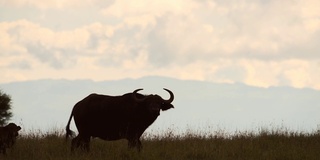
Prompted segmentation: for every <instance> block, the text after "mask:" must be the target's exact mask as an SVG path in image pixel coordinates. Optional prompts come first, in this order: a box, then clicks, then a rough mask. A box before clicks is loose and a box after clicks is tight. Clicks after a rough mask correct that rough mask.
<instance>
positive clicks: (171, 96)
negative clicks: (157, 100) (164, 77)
mask: <svg viewBox="0 0 320 160" xmlns="http://www.w3.org/2000/svg"><path fill="white" fill-rule="evenodd" d="M163 89H164V90H166V91H167V92H169V94H170V98H169V99H168V100H165V102H167V103H171V102H172V101H173V99H174V95H173V93H172V92H171V91H170V90H169V89H166V88H163Z"/></svg>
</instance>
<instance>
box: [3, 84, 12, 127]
mask: <svg viewBox="0 0 320 160" xmlns="http://www.w3.org/2000/svg"><path fill="white" fill-rule="evenodd" d="M10 110H11V97H10V96H9V95H7V94H5V93H3V92H2V91H1V90H0V126H3V125H4V124H6V123H7V122H8V121H9V120H10V118H11V117H12V112H11V111H10Z"/></svg>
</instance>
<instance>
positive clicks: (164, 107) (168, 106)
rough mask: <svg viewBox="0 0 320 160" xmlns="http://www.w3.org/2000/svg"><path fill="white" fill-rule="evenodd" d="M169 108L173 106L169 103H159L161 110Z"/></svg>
mask: <svg viewBox="0 0 320 160" xmlns="http://www.w3.org/2000/svg"><path fill="white" fill-rule="evenodd" d="M170 108H174V107H173V105H172V104H171V103H164V104H162V105H161V110H162V111H166V110H168V109H170Z"/></svg>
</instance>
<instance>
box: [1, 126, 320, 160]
mask: <svg viewBox="0 0 320 160" xmlns="http://www.w3.org/2000/svg"><path fill="white" fill-rule="evenodd" d="M70 143H71V140H69V141H67V142H66V141H65V139H64V133H63V131H59V130H52V131H49V132H47V133H41V132H40V131H34V132H33V133H28V134H24V135H21V136H20V137H19V139H18V140H17V142H16V144H15V146H14V148H12V149H10V150H8V154H7V156H3V155H0V159H4V160H12V159H17V160H44V159H45V160H61V159H67V160H92V159H95V160H100V159H101V160H102V159H103V160H106V159H133V160H134V159H146V160H147V159H148V160H157V159H169V160H170V159H172V160H176V159H219V160H237V159H241V160H242V159H246V160H251V159H252V160H257V159H262V160H264V159H266V160H267V159H268V160H269V159H272V160H273V159H281V160H285V159H290V160H295V159H296V160H302V159H308V160H313V159H314V160H318V159H319V158H320V132H319V131H315V132H313V133H303V132H295V131H288V130H286V129H282V130H279V129H272V130H267V129H261V130H259V131H258V132H250V131H246V132H236V133H234V134H227V133H224V132H223V131H218V132H214V133H212V134H209V133H208V134H201V132H192V131H187V132H186V133H184V134H180V135H177V134H174V133H173V131H172V130H170V129H169V130H168V131H167V132H165V133H163V134H156V135H153V134H145V135H144V136H143V138H142V144H143V149H142V151H141V152H140V153H138V152H137V151H136V150H130V149H128V148H127V141H126V140H119V141H109V142H107V141H102V140H100V139H98V138H95V139H92V141H91V144H90V152H89V153H87V152H83V151H81V150H77V151H76V152H74V153H71V151H70Z"/></svg>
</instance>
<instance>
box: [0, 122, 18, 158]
mask: <svg viewBox="0 0 320 160" xmlns="http://www.w3.org/2000/svg"><path fill="white" fill-rule="evenodd" d="M19 130H21V127H20V126H17V125H16V124H15V123H9V124H8V125H6V126H4V127H0V153H2V154H6V149H7V148H10V147H12V146H13V145H14V143H15V141H16V138H17V136H18V135H19V134H18V131H19Z"/></svg>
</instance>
